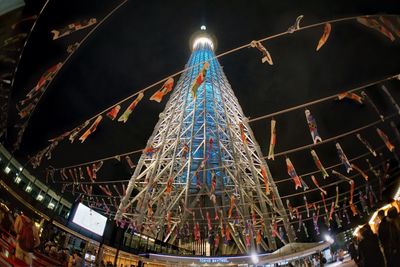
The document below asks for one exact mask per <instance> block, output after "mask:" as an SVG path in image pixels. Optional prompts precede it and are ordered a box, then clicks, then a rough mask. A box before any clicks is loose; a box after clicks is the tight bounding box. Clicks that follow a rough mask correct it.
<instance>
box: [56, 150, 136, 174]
mask: <svg viewBox="0 0 400 267" xmlns="http://www.w3.org/2000/svg"><path fill="white" fill-rule="evenodd" d="M140 152H143V149H138V150H133V151H130V152H126V153H123V154H118V155H114V156H109V157H105V158H102V159H96V160H92V161H87V162H84V163H79V164H75V165H70V166H66V167H60V168H54V170H56V171H58V170H61V169H70V168H76V167H81V166H84V165H89V164H92V163H96V162H99V161H107V160H111V159H116V158H118V157H125V156H129V155H132V154H136V153H140ZM135 166H136V165H135Z"/></svg>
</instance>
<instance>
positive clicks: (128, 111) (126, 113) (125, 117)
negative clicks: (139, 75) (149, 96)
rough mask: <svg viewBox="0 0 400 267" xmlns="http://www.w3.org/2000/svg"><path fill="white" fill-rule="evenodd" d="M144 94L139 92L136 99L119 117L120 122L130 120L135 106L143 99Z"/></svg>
mask: <svg viewBox="0 0 400 267" xmlns="http://www.w3.org/2000/svg"><path fill="white" fill-rule="evenodd" d="M143 96H144V94H143V93H142V92H140V93H139V94H138V96H137V97H136V99H135V100H133V101H132V103H131V104H130V105H129V106H128V107H127V108H126V110H125V111H124V113H122V115H121V116H120V117H119V118H118V121H119V122H123V123H126V122H127V121H128V119H129V116H130V115H131V113H132V111H133V110H134V109H135V107H136V106H137V105H138V104H139V102H140V100H142V98H143Z"/></svg>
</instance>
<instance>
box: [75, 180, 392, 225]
mask: <svg viewBox="0 0 400 267" xmlns="http://www.w3.org/2000/svg"><path fill="white" fill-rule="evenodd" d="M397 173H400V172H397ZM376 182H377V181H375V182H374V183H371V184H370V185H371V186H372V187H373V186H376V185H377V183H376ZM364 186H365V185H360V186H357V187H356V188H355V189H354V190H358V189H360V188H362V187H364ZM348 193H349V191H345V192H343V193H340V194H339V197H341V196H344V195H347V194H348ZM359 195H360V192H358V193H355V194H354V197H357V196H359ZM89 198H92V199H93V198H94V197H87V198H86V199H85V198H83V201H86V202H87V203H89V204H91V206H92V207H91V208H92V209H96V210H99V211H102V212H106V211H107V210H106V209H103V208H100V207H96V206H95V205H96V202H94V201H91V200H90V199H89ZM116 198H119V197H116ZM335 198H336V195H335V196H333V197H329V198H325V201H326V202H327V201H328V200H331V199H335ZM344 199H345V198H341V199H340V200H339V202H343V201H344ZM320 203H323V200H318V201H314V202H310V203H309V205H314V204H315V205H316V206H318V204H320ZM358 203H360V201H359V200H358V201H355V202H353V204H358ZM344 204H345V203H344ZM110 205H111V204H110ZM235 206H237V207H241V206H246V204H239V203H238V204H235ZM305 206H306V205H300V206H294V207H293V208H292V210H294V209H296V208H297V209H300V208H305ZM227 207H229V205H223V206H218V207H217V208H219V209H222V208H227ZM246 207H247V206H246ZM319 208H320V209H322V208H323V207H322V206H321V207H319ZM200 209H201V210H209V209H211V210H214V209H215V207H214V206H210V207H203V208H199V207H194V208H192V209H191V210H192V211H193V210H200ZM341 209H343V208H342V207H339V208H335V211H336V210H341ZM285 211H289V209H288V208H285ZM298 213H299V214H306V213H307V210H302V211H299V212H298ZM108 214H111V215H115V212H112V211H109V212H108ZM257 214H258V215H260V216H263V215H271V214H270V213H262V212H261V213H257ZM321 216H326V214H321V215H319V217H321ZM241 217H242V218H244V219H248V218H252V216H251V215H249V216H244V215H243V216H241ZM159 218H161V217H159ZM308 219H312V216H310V218H304V219H302V221H305V220H308ZM196 221H199V222H201V221H206V219H204V220H202V219H196ZM228 221H229V219H228ZM298 221H299V220H297V219H296V220H290V223H291V224H293V223H296V222H298ZM200 224H201V223H200ZM211 224H214V225H220V223H219V222H212V223H211Z"/></svg>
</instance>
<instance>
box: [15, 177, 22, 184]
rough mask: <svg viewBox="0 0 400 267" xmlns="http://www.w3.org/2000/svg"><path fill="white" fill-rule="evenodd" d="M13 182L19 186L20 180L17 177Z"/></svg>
mask: <svg viewBox="0 0 400 267" xmlns="http://www.w3.org/2000/svg"><path fill="white" fill-rule="evenodd" d="M14 181H15V183H16V184H19V183H20V182H21V178H20V177H18V176H17V177H15V180H14Z"/></svg>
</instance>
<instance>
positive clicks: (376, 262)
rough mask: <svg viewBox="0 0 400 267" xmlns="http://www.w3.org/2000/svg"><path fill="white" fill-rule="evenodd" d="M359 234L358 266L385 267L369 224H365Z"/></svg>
mask: <svg viewBox="0 0 400 267" xmlns="http://www.w3.org/2000/svg"><path fill="white" fill-rule="evenodd" d="M360 234H361V241H360V243H359V244H358V252H359V256H360V262H359V264H360V266H363V267H369V266H371V267H376V266H385V260H384V258H383V254H382V252H381V249H380V247H379V240H378V237H377V236H376V235H375V234H374V233H373V232H372V230H371V227H370V226H369V224H366V225H364V226H363V227H362V228H361V230H360Z"/></svg>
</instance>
